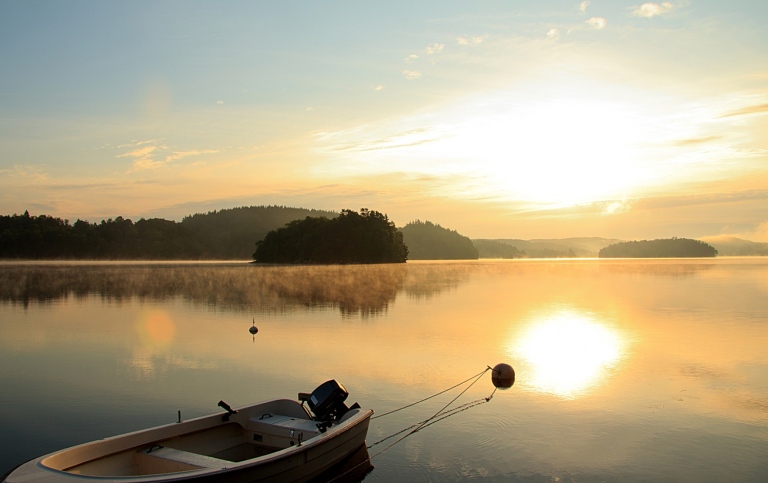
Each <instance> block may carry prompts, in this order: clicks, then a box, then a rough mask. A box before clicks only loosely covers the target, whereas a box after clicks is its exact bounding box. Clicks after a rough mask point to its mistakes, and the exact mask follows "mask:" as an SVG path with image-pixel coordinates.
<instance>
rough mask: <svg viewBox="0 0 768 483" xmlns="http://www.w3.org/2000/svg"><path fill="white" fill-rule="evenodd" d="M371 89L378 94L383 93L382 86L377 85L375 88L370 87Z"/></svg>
mask: <svg viewBox="0 0 768 483" xmlns="http://www.w3.org/2000/svg"><path fill="white" fill-rule="evenodd" d="M371 89H373V90H374V91H376V92H379V91H383V90H384V86H383V85H381V84H379V85H377V86H371Z"/></svg>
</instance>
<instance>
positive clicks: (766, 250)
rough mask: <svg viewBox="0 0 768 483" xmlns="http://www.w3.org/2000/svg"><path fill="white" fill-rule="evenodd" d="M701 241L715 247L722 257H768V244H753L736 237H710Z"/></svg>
mask: <svg viewBox="0 0 768 483" xmlns="http://www.w3.org/2000/svg"><path fill="white" fill-rule="evenodd" d="M700 240H701V241H703V242H705V243H709V244H710V245H712V246H713V247H715V248H716V249H717V254H718V255H720V256H726V257H744V256H768V243H762V242H753V241H749V240H744V239H742V238H736V237H735V236H710V237H703V238H700Z"/></svg>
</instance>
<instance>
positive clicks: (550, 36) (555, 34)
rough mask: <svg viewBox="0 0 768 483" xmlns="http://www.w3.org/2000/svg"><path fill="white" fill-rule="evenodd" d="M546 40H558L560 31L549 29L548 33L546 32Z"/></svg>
mask: <svg viewBox="0 0 768 483" xmlns="http://www.w3.org/2000/svg"><path fill="white" fill-rule="evenodd" d="M547 38H548V39H549V40H559V39H560V31H559V30H558V29H549V31H547Z"/></svg>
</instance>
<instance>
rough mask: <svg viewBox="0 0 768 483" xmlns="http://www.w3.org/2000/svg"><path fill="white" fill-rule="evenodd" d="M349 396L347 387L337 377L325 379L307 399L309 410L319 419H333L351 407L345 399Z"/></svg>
mask: <svg viewBox="0 0 768 483" xmlns="http://www.w3.org/2000/svg"><path fill="white" fill-rule="evenodd" d="M347 396H349V393H348V392H347V390H346V388H344V386H342V385H341V384H340V383H338V382H337V381H336V380H335V379H331V380H330V381H325V382H324V383H322V384H320V385H319V386H318V387H317V389H315V390H314V391H312V393H311V394H310V395H309V398H308V399H307V402H308V403H309V410H310V411H312V414H314V415H315V419H317V420H318V421H333V420H336V419H338V418H340V417H341V416H343V415H344V413H346V412H347V411H349V408H348V407H347V406H346V404H344V401H345V400H346V399H347Z"/></svg>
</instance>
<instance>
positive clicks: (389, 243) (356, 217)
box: [253, 208, 408, 264]
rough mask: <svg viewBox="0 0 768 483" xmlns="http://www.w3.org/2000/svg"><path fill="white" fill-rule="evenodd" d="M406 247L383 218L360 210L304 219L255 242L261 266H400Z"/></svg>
mask: <svg viewBox="0 0 768 483" xmlns="http://www.w3.org/2000/svg"><path fill="white" fill-rule="evenodd" d="M407 258H408V248H407V247H406V246H405V243H403V234H402V233H401V232H400V231H398V230H397V228H396V227H395V224H394V223H392V222H391V221H389V218H387V215H385V214H382V213H379V212H378V211H373V210H368V209H366V208H363V209H362V210H361V211H360V213H357V212H356V211H352V210H342V211H341V214H340V215H338V216H336V217H334V218H327V217H310V216H308V217H306V218H304V219H303V220H294V221H292V222H290V223H288V224H287V225H286V226H284V227H283V228H279V229H277V230H273V231H270V232H269V233H267V235H266V236H265V237H264V239H263V240H260V241H259V242H257V243H256V251H255V252H254V253H253V260H254V261H255V262H261V263H323V264H344V263H403V262H405V261H406V260H407Z"/></svg>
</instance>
